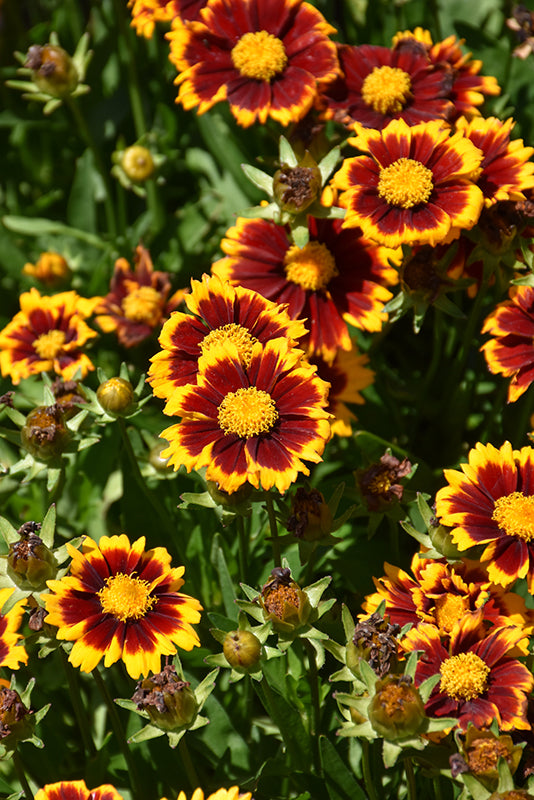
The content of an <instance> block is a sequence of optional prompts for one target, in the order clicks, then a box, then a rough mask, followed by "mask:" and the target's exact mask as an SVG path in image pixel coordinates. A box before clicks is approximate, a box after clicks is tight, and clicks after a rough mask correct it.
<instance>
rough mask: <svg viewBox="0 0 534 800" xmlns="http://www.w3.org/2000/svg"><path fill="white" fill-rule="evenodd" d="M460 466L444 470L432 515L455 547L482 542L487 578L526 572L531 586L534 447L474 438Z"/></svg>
mask: <svg viewBox="0 0 534 800" xmlns="http://www.w3.org/2000/svg"><path fill="white" fill-rule="evenodd" d="M468 462H469V463H468V464H462V465H461V472H459V471H458V470H454V469H446V470H445V471H444V475H445V479H446V480H447V482H448V484H449V485H448V486H445V487H443V488H442V489H440V490H439V492H438V493H437V495H436V515H437V516H438V517H439V518H440V521H441V523H442V524H443V525H448V526H449V527H451V528H452V529H453V530H452V532H451V533H452V538H453V541H454V543H455V544H457V545H458V547H459V549H460V550H466V549H467V548H469V547H472V546H473V545H477V544H485V545H487V547H486V548H485V550H484V552H483V553H482V555H481V556H480V560H481V562H482V563H483V564H484V565H485V566H486V567H487V570H488V575H489V579H490V580H491V581H492V582H493V583H498V584H501V585H502V586H508V585H509V584H511V583H513V581H515V580H516V579H517V578H526V579H527V583H528V585H529V591H530V592H533V591H534V544H533V543H532V539H533V538H534V483H533V477H534V449H533V448H532V447H523V448H522V449H521V450H512V445H511V444H510V442H505V443H504V444H503V445H502V446H501V447H500V449H497V448H496V447H494V446H493V445H491V444H488V445H484V444H481V443H480V442H479V443H478V444H477V445H476V446H475V447H474V448H473V449H472V450H470V451H469V454H468Z"/></svg>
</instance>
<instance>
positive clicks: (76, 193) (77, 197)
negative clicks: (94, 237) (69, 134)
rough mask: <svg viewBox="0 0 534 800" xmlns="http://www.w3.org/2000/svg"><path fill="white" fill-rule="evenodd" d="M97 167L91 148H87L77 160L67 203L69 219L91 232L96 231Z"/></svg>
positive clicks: (69, 221) (71, 222) (74, 224)
mask: <svg viewBox="0 0 534 800" xmlns="http://www.w3.org/2000/svg"><path fill="white" fill-rule="evenodd" d="M95 173H96V168H95V164H94V158H93V154H92V152H91V150H86V151H85V153H83V154H82V155H81V156H80V158H79V159H78V160H77V162H76V172H75V173H74V180H73V182H72V188H71V191H70V195H69V200H68V204H67V221H68V223H69V224H70V225H73V226H78V227H79V228H80V229H81V230H84V231H88V232H89V233H95V232H96V229H97V228H96V200H95V180H94V178H95Z"/></svg>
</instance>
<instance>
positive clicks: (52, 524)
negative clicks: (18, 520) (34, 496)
mask: <svg viewBox="0 0 534 800" xmlns="http://www.w3.org/2000/svg"><path fill="white" fill-rule="evenodd" d="M55 529H56V505H55V503H52V505H51V506H50V508H49V509H48V511H47V512H46V516H45V518H44V520H43V524H42V525H41V530H40V531H39V536H40V537H41V539H42V540H43V542H44V544H45V545H46V546H47V547H49V548H52V547H53V544H54V531H55Z"/></svg>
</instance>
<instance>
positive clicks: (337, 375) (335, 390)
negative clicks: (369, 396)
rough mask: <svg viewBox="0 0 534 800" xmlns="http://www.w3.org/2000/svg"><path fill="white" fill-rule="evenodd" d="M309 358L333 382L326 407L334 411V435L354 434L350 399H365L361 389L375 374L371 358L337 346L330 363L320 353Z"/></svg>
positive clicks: (370, 382)
mask: <svg viewBox="0 0 534 800" xmlns="http://www.w3.org/2000/svg"><path fill="white" fill-rule="evenodd" d="M309 361H310V363H311V364H314V365H315V366H316V367H317V374H318V376H319V377H320V378H322V379H323V380H324V381H327V382H328V383H329V384H330V391H329V393H328V406H327V408H326V410H327V411H328V412H329V413H330V414H332V420H331V427H332V435H334V434H337V435H338V436H351V435H352V425H351V423H352V422H353V421H354V420H355V419H356V417H355V416H354V414H353V413H352V411H351V410H350V408H349V407H348V405H347V403H351V404H352V403H358V404H360V405H361V404H363V403H364V402H365V400H364V398H363V397H362V395H361V394H360V392H361V391H362V389H366V388H367V387H368V386H370V385H371V384H372V382H373V380H374V376H375V374H374V372H373V371H372V370H370V369H368V367H367V366H366V365H367V364H368V363H369V358H368V357H367V356H366V355H365V354H360V353H358V352H357V351H356V350H355V349H353V350H338V353H337V355H336V357H335V359H334V361H333V362H332V363H331V364H329V363H328V362H327V361H325V360H324V359H323V358H321V356H317V355H314V356H310V358H309Z"/></svg>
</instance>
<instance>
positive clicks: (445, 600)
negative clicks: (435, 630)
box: [435, 594, 468, 633]
mask: <svg viewBox="0 0 534 800" xmlns="http://www.w3.org/2000/svg"><path fill="white" fill-rule="evenodd" d="M467 607H468V600H467V597H460V596H459V595H457V594H445V595H443V596H442V597H438V599H437V600H436V611H435V617H436V622H437V623H438V627H439V628H440V629H441V630H443V631H447V632H448V633H450V631H452V629H453V626H454V624H455V622H458V620H459V619H461V618H462V617H463V616H464V614H465V612H466V611H467Z"/></svg>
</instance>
